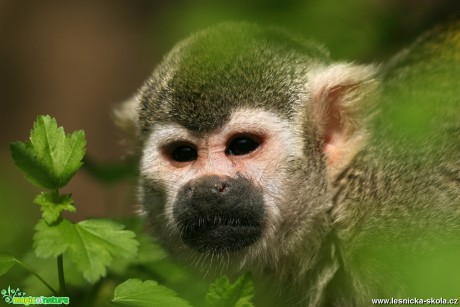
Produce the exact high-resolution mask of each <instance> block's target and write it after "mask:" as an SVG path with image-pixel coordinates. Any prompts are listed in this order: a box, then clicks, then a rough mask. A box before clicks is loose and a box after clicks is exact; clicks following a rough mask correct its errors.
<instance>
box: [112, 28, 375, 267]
mask: <svg viewBox="0 0 460 307" xmlns="http://www.w3.org/2000/svg"><path fill="white" fill-rule="evenodd" d="M373 74H374V69H373V67H369V66H360V65H352V64H331V63H330V60H329V58H328V54H327V52H326V51H325V50H324V49H323V48H322V47H320V46H317V45H316V44H313V43H311V42H305V41H302V40H299V39H297V38H295V37H293V36H290V35H288V34H286V33H284V32H283V31H279V30H275V29H268V30H266V29H261V28H259V27H256V26H253V25H248V24H224V25H221V26H218V27H216V28H213V29H210V30H205V31H203V32H200V33H198V34H196V35H194V36H192V37H190V38H189V39H186V40H185V41H183V42H181V43H179V44H178V45H177V46H176V47H175V48H174V49H173V50H172V51H171V52H170V54H169V55H167V56H166V58H165V59H164V61H163V62H162V63H161V64H160V65H159V67H157V69H156V70H155V71H154V73H153V74H152V76H151V77H150V78H149V79H148V80H147V82H146V83H145V84H144V86H143V87H142V88H141V90H140V91H139V93H138V95H137V96H136V97H135V98H134V99H133V100H132V101H130V102H127V103H126V104H125V105H124V106H122V108H121V109H120V110H118V117H119V121H120V122H122V123H125V122H130V123H131V125H132V126H133V127H134V128H135V129H136V133H137V135H138V138H139V139H140V143H141V148H142V154H141V160H140V181H139V192H140V193H139V195H140V196H139V200H140V202H141V203H142V206H143V211H144V212H145V214H146V216H147V218H148V220H149V221H151V223H152V225H153V228H154V231H155V233H156V235H157V237H158V238H159V239H160V241H161V242H163V243H164V244H165V245H166V246H167V247H168V248H169V249H170V250H172V251H173V252H175V253H178V254H183V255H188V256H192V257H195V258H194V259H204V258H206V256H208V255H212V256H213V257H219V256H225V257H226V259H228V261H229V262H233V261H236V262H237V263H238V265H239V266H244V265H246V264H248V265H250V264H254V263H257V264H258V265H262V266H264V265H265V266H276V263H277V261H279V259H280V258H282V257H283V256H286V255H291V254H292V253H296V251H299V250H302V251H303V253H307V254H308V252H309V251H311V254H312V255H313V254H314V253H315V252H316V251H317V250H318V249H319V248H320V243H319V242H320V240H321V238H322V237H323V236H324V235H325V233H326V232H327V229H328V227H330V225H329V224H330V221H329V218H328V210H329V209H330V206H331V196H330V195H331V194H330V193H328V191H329V189H330V187H331V182H332V181H333V178H334V177H335V176H336V175H337V174H338V173H339V172H340V170H341V169H343V167H344V166H345V165H346V163H347V162H348V161H349V160H350V159H351V158H352V157H353V156H354V155H355V154H356V152H358V151H359V149H360V144H361V143H362V140H363V139H364V138H365V136H366V131H365V129H364V128H363V127H364V126H365V125H364V124H363V122H364V121H365V120H366V117H367V116H368V115H369V114H368V113H366V112H363V110H369V108H368V105H369V101H370V100H371V99H370V95H369V93H371V92H372V90H373V88H374V87H373V84H374V82H373ZM125 126H126V125H125ZM203 255H204V256H205V257H203ZM229 255H232V256H231V257H229ZM302 257H305V254H303V256H302ZM312 258H313V257H312ZM304 262H305V261H304Z"/></svg>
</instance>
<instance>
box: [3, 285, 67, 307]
mask: <svg viewBox="0 0 460 307" xmlns="http://www.w3.org/2000/svg"><path fill="white" fill-rule="evenodd" d="M0 293H1V294H2V298H3V299H4V300H5V302H6V303H8V304H14V305H26V306H28V305H62V304H64V305H69V303H70V299H69V297H67V296H63V297H60V296H59V297H56V296H26V293H25V292H23V291H21V290H20V289H19V288H16V289H14V288H11V287H10V286H8V289H3V290H2V291H1V292H0Z"/></svg>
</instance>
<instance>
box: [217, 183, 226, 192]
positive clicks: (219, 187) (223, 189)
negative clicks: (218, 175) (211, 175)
mask: <svg viewBox="0 0 460 307" xmlns="http://www.w3.org/2000/svg"><path fill="white" fill-rule="evenodd" d="M214 189H215V190H216V191H217V192H220V193H224V192H226V191H227V189H228V187H227V184H226V183H225V182H219V183H216V184H215V185H214Z"/></svg>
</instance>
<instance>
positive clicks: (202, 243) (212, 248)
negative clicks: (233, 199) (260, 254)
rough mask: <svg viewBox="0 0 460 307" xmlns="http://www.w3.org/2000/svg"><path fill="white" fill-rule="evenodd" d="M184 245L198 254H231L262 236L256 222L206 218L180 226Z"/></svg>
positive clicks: (258, 224) (259, 225)
mask: <svg viewBox="0 0 460 307" xmlns="http://www.w3.org/2000/svg"><path fill="white" fill-rule="evenodd" d="M180 229H181V234H182V240H183V241H184V243H185V244H186V245H188V246H190V247H191V248H193V249H195V250H197V251H198V252H202V253H204V252H208V253H220V252H233V251H238V250H240V249H243V248H244V247H246V246H249V245H251V244H253V243H254V242H256V241H257V239H259V237H260V236H261V234H262V227H261V223H260V222H258V221H257V220H255V221H247V220H242V219H230V218H228V219H222V218H217V217H216V218H206V219H198V221H196V222H195V223H189V224H188V225H184V224H182V225H181V226H180Z"/></svg>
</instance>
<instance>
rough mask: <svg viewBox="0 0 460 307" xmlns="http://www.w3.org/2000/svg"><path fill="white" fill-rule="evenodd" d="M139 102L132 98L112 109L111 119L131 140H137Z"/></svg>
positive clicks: (135, 97)
mask: <svg viewBox="0 0 460 307" xmlns="http://www.w3.org/2000/svg"><path fill="white" fill-rule="evenodd" d="M138 114H139V100H138V98H137V96H133V97H131V98H129V99H128V100H126V101H124V102H122V103H120V104H119V105H118V106H116V107H115V108H114V109H113V112H112V118H113V122H114V123H115V125H117V126H118V127H119V128H121V130H123V132H125V133H126V135H127V136H128V137H129V138H130V139H131V140H138V139H139V132H140V130H139V117H138Z"/></svg>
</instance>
